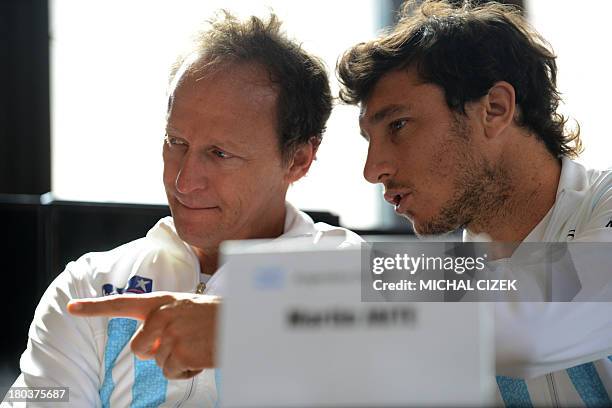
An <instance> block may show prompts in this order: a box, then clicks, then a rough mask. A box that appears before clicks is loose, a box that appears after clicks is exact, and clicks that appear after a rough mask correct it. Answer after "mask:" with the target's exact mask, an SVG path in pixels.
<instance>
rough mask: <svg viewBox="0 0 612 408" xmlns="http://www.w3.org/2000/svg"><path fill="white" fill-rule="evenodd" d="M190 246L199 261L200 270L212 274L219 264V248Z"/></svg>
mask: <svg viewBox="0 0 612 408" xmlns="http://www.w3.org/2000/svg"><path fill="white" fill-rule="evenodd" d="M192 248H193V251H194V252H195V253H196V255H197V256H198V260H199V261H200V272H201V273H205V274H207V275H212V274H214V273H215V272H216V270H217V268H218V266H219V248H218V247H217V248H214V249H211V250H208V251H204V250H203V249H200V248H196V247H192Z"/></svg>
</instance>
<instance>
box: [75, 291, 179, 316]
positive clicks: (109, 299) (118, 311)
mask: <svg viewBox="0 0 612 408" xmlns="http://www.w3.org/2000/svg"><path fill="white" fill-rule="evenodd" d="M173 301H174V298H173V297H172V296H170V295H167V294H161V293H147V294H143V295H132V294H125V295H111V296H105V297H103V298H93V299H75V300H71V301H70V302H69V303H68V312H70V313H71V314H73V315H75V316H87V317H93V316H108V317H130V318H133V319H139V320H144V319H146V318H147V316H148V315H149V313H151V312H152V311H153V310H155V309H157V308H159V307H160V306H163V305H165V304H167V303H171V302H173Z"/></svg>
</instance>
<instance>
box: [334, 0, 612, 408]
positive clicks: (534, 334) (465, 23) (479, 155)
mask: <svg viewBox="0 0 612 408" xmlns="http://www.w3.org/2000/svg"><path fill="white" fill-rule="evenodd" d="M338 71H339V77H340V80H341V82H342V83H343V85H344V86H343V89H342V91H341V98H342V99H343V100H344V101H345V102H348V103H351V104H359V105H360V106H361V114H360V117H359V123H360V126H361V131H362V135H363V136H364V137H365V139H366V140H367V141H368V143H369V149H368V157H367V161H366V164H365V168H364V175H365V178H366V179H367V180H368V181H370V182H371V183H381V184H383V185H384V187H385V199H386V200H387V201H388V202H389V203H391V204H392V205H394V206H395V209H396V211H397V213H399V214H400V215H403V216H405V217H406V218H407V219H409V220H410V221H411V222H412V225H413V227H414V231H415V232H416V233H417V234H418V235H437V234H444V233H448V232H450V231H453V230H456V229H459V228H461V227H464V228H465V230H464V239H465V240H466V241H470V240H475V239H483V238H484V239H486V240H492V241H497V242H510V243H511V242H540V241H543V242H568V241H574V242H577V241H581V242H589V241H594V242H610V241H612V172H611V171H595V170H587V169H585V168H584V167H583V166H581V165H579V164H577V163H575V162H574V161H572V160H571V158H573V157H575V156H576V155H577V154H578V152H579V150H580V139H579V136H578V133H571V132H567V131H566V129H565V123H566V120H565V119H564V118H563V117H562V116H561V115H559V114H558V113H557V112H556V110H557V106H558V104H559V101H560V97H559V93H558V91H557V89H556V83H555V78H556V73H557V71H556V64H555V56H554V54H553V53H552V51H551V50H550V48H549V47H548V46H547V43H546V42H545V41H544V40H543V39H542V38H541V37H540V36H539V35H538V34H537V33H536V32H535V31H534V30H533V29H532V28H530V27H529V25H528V24H527V22H526V21H525V20H524V19H523V18H522V17H521V16H520V14H519V13H518V12H517V11H516V10H513V9H512V8H509V7H504V6H501V5H499V4H496V3H488V4H487V5H485V6H481V7H475V8H473V7H470V6H469V5H465V6H463V7H459V8H455V7H452V6H451V5H449V4H447V3H445V2H439V1H438V2H433V1H428V2H425V3H424V4H423V5H422V6H420V7H415V6H414V4H408V5H407V6H406V7H405V8H404V11H403V14H402V15H401V20H400V21H399V23H398V24H397V26H396V27H395V28H394V29H393V30H392V31H391V32H390V33H387V34H385V35H383V36H381V37H380V38H377V39H376V40H373V41H370V42H366V43H361V44H358V45H356V46H354V47H353V48H351V49H350V50H348V51H347V52H346V53H345V54H344V56H343V57H342V58H341V60H340V62H339V65H338ZM511 248H512V246H511ZM511 252H512V251H510V252H509V253H507V254H506V255H511ZM598 256H599V259H574V262H575V263H576V268H577V270H578V271H579V272H581V279H584V280H583V281H582V282H581V283H582V288H583V291H586V290H594V292H597V291H598V290H599V289H598V288H597V287H594V286H597V285H593V283H594V282H588V279H589V276H592V275H589V272H591V271H594V270H596V269H598V268H601V267H602V266H603V265H602V263H603V264H604V265H606V264H607V265H609V264H610V260H611V257H610V255H609V253H603V251H602V252H601V253H599V255H598ZM608 282H610V280H608ZM608 285H609V284H608ZM600 288H601V290H604V291H605V285H604V287H600ZM594 292H593V293H594ZM602 293H603V292H602ZM607 293H608V295H609V292H607ZM580 294H581V295H583V294H584V293H580ZM582 298H583V299H585V298H588V296H587V297H584V296H583V297H582ZM593 300H608V301H610V300H612V299H611V298H609V297H607V298H605V299H602V298H598V299H594V298H593ZM611 305H612V304H611V303H604V302H601V303H564V304H559V303H514V304H510V303H498V304H496V318H497V320H496V340H497V343H496V353H497V369H498V373H499V374H506V376H502V375H500V376H498V377H497V380H498V385H499V391H500V397H501V398H502V399H503V402H505V403H506V404H507V405H510V406H523V407H525V406H531V405H546V406H550V405H552V406H558V405H559V404H560V405H562V406H583V405H586V406H610V405H611V404H612V403H611V401H610V397H609V396H610V395H611V394H610V393H611V392H612V357H609V356H610V355H612V307H611ZM500 402H501V400H500Z"/></svg>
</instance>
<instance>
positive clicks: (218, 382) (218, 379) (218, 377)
mask: <svg viewBox="0 0 612 408" xmlns="http://www.w3.org/2000/svg"><path fill="white" fill-rule="evenodd" d="M215 389H216V390H217V401H216V402H215V408H220V407H221V369H219V368H215Z"/></svg>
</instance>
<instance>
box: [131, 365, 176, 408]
mask: <svg viewBox="0 0 612 408" xmlns="http://www.w3.org/2000/svg"><path fill="white" fill-rule="evenodd" d="M167 389H168V380H166V377H164V373H163V371H162V369H161V368H159V367H158V366H157V364H155V360H141V359H139V358H138V357H136V356H134V388H132V404H131V405H130V407H131V408H140V407H158V406H160V405H161V404H163V403H164V401H166V390H167Z"/></svg>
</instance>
